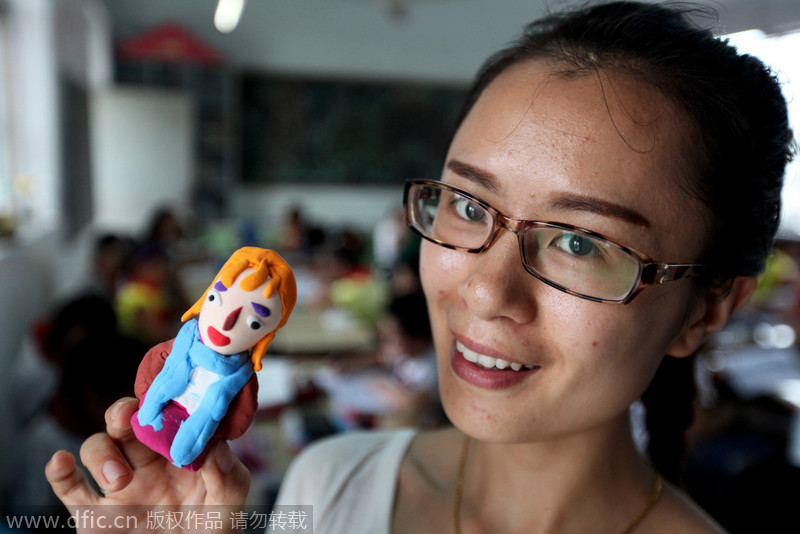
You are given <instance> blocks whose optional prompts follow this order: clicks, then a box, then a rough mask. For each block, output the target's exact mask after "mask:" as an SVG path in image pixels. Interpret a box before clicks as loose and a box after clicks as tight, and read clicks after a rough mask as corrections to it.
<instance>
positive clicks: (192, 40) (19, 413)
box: [0, 0, 800, 533]
mask: <svg viewBox="0 0 800 534" xmlns="http://www.w3.org/2000/svg"><path fill="white" fill-rule="evenodd" d="M570 3H575V2H570V1H568V0H246V1H245V0H0V303H1V304H0V428H2V430H0V513H2V514H8V513H26V511H27V513H46V512H49V510H50V509H51V508H50V507H52V509H53V510H61V508H60V506H59V505H58V503H57V502H56V500H55V498H54V497H53V496H52V495H51V492H50V489H49V486H48V485H47V483H46V481H45V479H44V474H43V469H44V464H45V462H46V461H47V460H48V459H49V457H50V455H52V453H53V452H55V450H57V449H62V448H63V449H67V450H70V451H73V452H76V453H77V450H78V447H79V444H80V443H81V442H82V441H83V439H85V437H87V436H88V435H90V434H92V433H94V432H97V431H101V430H102V429H103V428H104V423H103V412H104V410H105V408H106V407H107V406H108V405H109V404H110V403H111V402H113V400H115V399H117V398H119V397H121V396H124V395H131V394H132V393H133V382H134V377H135V374H136V368H137V366H138V363H139V360H140V359H141V357H142V356H143V355H144V353H145V352H146V350H147V348H149V347H150V346H152V345H154V344H156V343H158V342H160V341H163V340H166V339H169V338H171V337H174V335H175V334H176V333H177V331H178V328H179V325H180V322H179V318H180V316H181V314H182V313H183V312H184V311H185V310H186V309H187V308H188V307H189V305H191V303H193V302H194V301H195V300H196V299H197V298H198V297H199V296H200V295H202V292H203V291H204V290H205V288H206V287H207V285H208V284H209V282H210V281H211V279H212V277H213V276H214V274H215V273H216V271H217V270H218V269H219V267H220V266H221V264H222V262H224V260H225V259H227V257H228V256H229V255H230V254H231V252H233V251H234V250H235V249H236V248H238V247H240V246H244V245H257V246H263V247H267V248H273V249H275V250H277V251H279V252H280V253H281V254H282V255H283V256H284V257H285V258H286V259H287V260H288V261H289V262H290V264H291V265H292V266H293V268H294V270H295V274H296V276H297V280H298V305H297V308H296V310H295V312H294V314H293V316H292V319H291V320H290V321H289V323H288V325H287V326H286V327H285V328H284V329H282V330H281V331H280V332H279V333H278V335H277V337H276V339H275V341H274V342H273V343H272V344H271V345H270V347H269V352H268V355H267V357H266V358H265V359H264V369H263V370H262V371H261V372H259V373H258V377H259V382H260V386H261V387H260V393H259V407H260V410H259V413H258V414H257V417H256V423H255V424H254V425H253V426H252V427H251V428H250V430H249V431H248V432H247V433H246V434H245V436H243V437H242V438H241V439H239V440H237V441H236V442H234V443H233V447H234V450H235V451H236V452H237V454H238V455H239V456H240V458H242V460H243V461H244V462H245V463H246V464H247V465H248V467H249V468H250V470H251V472H252V474H253V484H252V488H251V495H250V499H249V501H250V503H251V504H253V505H254V506H258V505H267V504H269V502H270V501H271V499H273V498H274V494H275V491H276V490H277V487H278V485H279V484H280V481H281V478H282V476H283V473H284V471H285V469H286V467H287V465H288V463H289V462H290V461H291V459H292V458H293V456H294V455H295V454H297V452H299V451H300V450H301V449H302V448H303V447H305V446H306V445H307V444H308V443H310V442H312V441H314V440H316V439H320V438H321V437H324V436H326V435H330V434H333V433H338V432H348V431H353V430H356V429H365V428H367V429H371V428H391V427H397V426H408V425H413V426H418V427H421V428H435V427H437V426H440V425H445V424H447V419H446V416H445V415H444V413H443V412H442V410H441V406H440V405H439V400H438V395H437V390H436V374H435V362H434V359H433V354H432V348H431V341H430V330H429V329H428V328H427V327H426V325H427V312H426V308H425V305H424V301H423V300H422V297H421V293H420V291H421V290H420V286H419V280H418V273H417V249H418V246H419V241H418V239H417V238H415V237H413V236H412V235H411V234H410V232H409V231H408V230H407V228H406V226H405V221H404V219H403V214H402V190H403V184H404V181H405V180H406V179H409V178H430V179H436V178H438V176H439V173H440V168H441V165H442V163H443V158H444V155H445V151H446V149H447V143H448V141H449V137H450V135H451V134H452V128H453V124H454V119H455V116H456V114H457V112H458V109H459V107H460V104H461V97H462V95H463V94H464V92H465V90H466V86H467V84H468V83H469V81H470V79H471V78H472V76H473V74H474V73H475V71H476V70H477V68H478V66H479V65H480V63H481V61H482V60H483V59H484V58H485V57H486V56H488V55H489V54H490V53H491V52H492V51H493V50H495V49H498V48H499V47H500V46H501V45H503V44H505V43H507V42H508V41H510V40H511V39H512V38H513V37H514V36H515V35H516V34H517V32H518V31H519V30H520V29H521V24H522V23H523V21H529V20H533V19H535V18H537V17H538V16H540V15H542V14H543V13H545V12H546V11H547V10H548V8H552V9H556V8H558V7H560V6H562V5H565V4H566V5H569V4H570ZM700 3H703V4H705V5H710V6H711V7H712V8H714V9H716V10H717V11H718V12H719V15H720V20H719V21H715V20H712V19H710V18H707V17H700V18H699V19H698V21H699V23H700V24H704V25H706V26H712V27H713V28H714V29H715V32H716V33H718V34H720V35H729V36H730V38H731V39H732V40H733V42H734V43H736V44H737V46H738V47H739V48H740V49H741V50H742V51H745V52H748V53H752V54H754V55H757V56H759V57H761V58H762V59H763V60H764V61H765V62H767V63H768V64H770V65H772V66H773V68H774V69H775V70H776V72H777V73H778V75H779V77H780V79H781V80H782V81H783V82H784V89H785V91H786V95H787V98H788V100H789V101H790V107H791V116H792V120H793V124H794V129H795V131H798V130H800V102H798V95H800V62H798V60H797V57H798V56H800V2H798V0H700ZM237 8H241V12H239V10H238V9H237ZM799 169H800V164H799V163H797V162H796V163H794V164H793V166H792V167H790V171H789V175H788V176H787V187H786V194H785V202H786V209H785V213H784V217H783V223H782V227H781V231H780V241H779V243H778V246H777V247H776V251H775V253H774V255H773V257H772V259H771V261H770V264H769V268H768V271H767V272H766V273H765V274H764V276H763V277H762V280H761V284H760V287H759V290H758V293H757V295H756V296H755V298H754V299H753V301H752V303H751V304H750V305H749V306H748V307H747V308H746V309H745V310H744V311H743V312H742V313H741V314H740V315H739V319H738V320H736V321H735V322H733V323H732V324H731V325H730V326H729V327H728V328H726V330H725V331H723V332H721V333H720V334H719V335H718V336H716V337H715V338H714V339H713V340H711V342H710V343H709V344H708V347H706V349H705V350H704V351H703V354H701V355H700V357H699V358H698V359H697V378H698V402H697V410H696V418H695V423H694V425H693V426H692V428H691V433H690V435H689V439H688V443H687V445H688V450H689V455H688V460H687V477H686V487H687V489H688V491H689V492H690V493H691V494H692V495H693V497H694V498H695V499H696V500H697V501H698V502H699V503H700V504H701V505H703V506H704V507H706V508H707V509H708V510H709V512H711V513H712V514H713V515H714V516H715V517H716V518H717V519H718V520H719V521H720V522H722V523H723V524H724V525H725V526H726V528H728V529H729V530H730V531H731V532H732V533H738V532H797V531H798V530H800V521H799V520H798V517H797V514H796V512H795V511H794V510H796V506H797V504H796V503H798V502H800V352H798V346H800V340H798V337H797V332H798V328H800V170H799ZM633 416H634V418H635V417H636V413H635V411H634V414H633ZM634 427H635V428H636V425H634ZM642 439H646V436H645V437H643V438H642ZM787 521H791V523H787ZM770 525H792V526H786V529H775V528H771V527H770ZM0 530H2V529H0Z"/></svg>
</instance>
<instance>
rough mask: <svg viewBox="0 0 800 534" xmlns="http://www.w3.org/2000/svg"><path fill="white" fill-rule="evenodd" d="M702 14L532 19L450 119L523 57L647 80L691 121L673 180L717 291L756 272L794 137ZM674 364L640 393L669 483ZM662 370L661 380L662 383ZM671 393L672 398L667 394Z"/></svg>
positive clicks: (677, 424) (757, 77) (676, 402)
mask: <svg viewBox="0 0 800 534" xmlns="http://www.w3.org/2000/svg"><path fill="white" fill-rule="evenodd" d="M710 14H712V13H711V12H710V11H709V10H708V9H707V8H705V7H699V6H695V7H689V6H688V5H687V4H677V3H676V4H672V5H666V4H663V3H662V4H659V5H654V4H645V3H639V2H611V3H605V4H596V5H589V6H587V7H584V8H582V9H579V10H576V11H572V12H566V13H563V14H557V15H552V16H548V17H546V18H544V19H541V20H538V21H536V22H533V23H531V24H529V25H528V26H527V27H526V28H525V30H524V32H523V34H522V36H521V37H520V38H519V39H518V40H517V41H515V42H514V43H512V44H511V45H510V46H509V47H507V48H505V49H503V50H501V51H499V52H497V53H496V54H494V55H493V56H492V57H490V58H489V59H488V61H487V62H486V63H485V64H484V66H483V67H482V68H481V70H480V71H479V73H478V75H477V77H476V80H475V82H474V84H473V85H472V87H471V89H470V90H469V92H468V94H467V100H466V102H465V105H464V108H463V110H462V112H461V116H460V120H459V123H460V122H461V121H463V119H464V117H466V115H467V114H468V113H469V111H470V109H472V106H473V105H474V104H475V102H476V101H477V99H478V98H479V97H480V95H481V94H482V92H483V90H484V89H485V88H486V87H487V86H488V85H489V84H490V83H491V82H492V80H494V79H495V78H496V77H497V75H498V74H500V73H501V72H503V71H504V70H505V69H506V68H508V67H510V66H511V65H514V64H517V63H519V62H521V61H526V60H532V59H537V60H542V61H546V62H548V63H550V64H551V65H552V66H553V74H554V75H556V76H558V75H561V76H565V77H576V76H581V75H598V73H599V72H600V71H607V72H613V73H619V74H623V75H628V76H632V77H634V78H636V79H638V80H640V81H643V82H646V83H649V84H652V85H653V86H655V87H657V88H658V89H659V90H660V91H661V92H662V93H663V94H664V96H665V97H667V98H668V99H670V100H671V101H672V102H673V103H675V104H676V105H678V106H679V107H680V108H681V109H682V110H683V111H684V112H685V113H686V114H687V116H688V117H689V119H690V120H691V121H692V122H693V125H694V134H695V139H693V141H694V143H693V144H692V145H691V150H692V153H690V154H688V159H687V160H686V161H688V163H689V165H688V166H689V167H690V168H689V169H688V171H689V172H688V173H687V176H688V178H687V180H686V182H687V183H685V184H682V185H684V187H686V188H687V189H688V190H689V191H691V192H693V193H694V194H695V195H696V196H697V197H698V198H699V199H700V200H701V201H702V202H703V203H704V204H705V205H706V206H707V207H708V213H707V214H706V220H707V235H706V241H705V243H706V247H705V250H704V252H703V254H702V257H701V258H699V259H698V261H699V262H701V263H704V264H706V265H707V266H708V269H707V271H706V272H707V273H708V274H709V276H707V277H706V279H707V280H706V282H713V283H714V285H717V286H721V287H725V286H728V285H729V283H730V281H732V280H733V278H734V277H736V276H740V275H741V276H753V275H756V274H758V273H759V272H760V271H761V270H762V269H763V267H764V263H765V261H766V258H767V256H768V254H769V252H770V250H771V247H772V242H773V239H774V236H775V233H776V232H777V228H778V222H779V217H780V192H781V187H782V184H783V175H784V170H785V167H786V165H787V163H788V162H789V160H790V159H791V156H792V152H793V142H792V139H793V136H792V131H791V129H790V128H789V123H788V117H787V109H786V102H785V100H784V98H783V96H782V94H781V90H780V86H779V84H778V82H777V80H776V78H775V77H774V75H773V74H772V73H771V72H770V70H769V69H768V68H767V67H765V66H764V64H763V63H762V62H761V61H759V60H758V59H756V58H754V57H752V56H749V55H744V54H738V53H737V51H736V49H735V48H733V47H732V46H730V45H729V44H728V43H727V42H726V41H724V40H721V39H718V38H716V37H714V35H713V34H712V32H711V31H710V30H708V29H704V28H701V27H699V26H698V25H697V24H696V22H694V19H693V18H692V17H693V16H694V17H695V18H697V16H699V15H706V16H707V15H710ZM673 360H675V359H674V358H665V360H664V363H663V364H662V366H661V368H660V369H659V372H658V373H657V376H656V378H655V379H654V380H653V382H652V384H651V388H650V389H649V390H648V392H647V394H645V395H644V396H643V401H644V402H645V404H646V407H647V409H648V421H647V425H648V430H649V431H650V434H651V437H652V438H653V439H651V440H650V448H649V452H650V456H651V459H652V460H653V462H654V463H655V464H656V467H657V468H658V469H659V470H661V471H662V472H663V473H664V474H665V476H669V477H670V478H672V479H673V480H674V479H675V476H676V473H677V472H678V469H677V468H676V466H677V465H678V463H679V461H680V460H679V459H680V457H681V456H682V453H683V451H682V448H684V445H683V437H682V433H683V431H684V430H685V429H686V428H687V427H688V425H689V424H690V422H691V417H690V416H689V417H688V418H687V417H686V413H687V412H685V411H684V413H683V414H682V415H680V416H678V417H668V418H666V419H658V417H659V416H660V415H663V414H664V413H667V412H668V410H662V409H661V407H660V405H665V406H666V405H669V407H670V409H671V410H672V411H673V412H676V410H678V411H679V409H682V407H685V408H686V409H687V410H691V401H692V397H693V392H694V388H693V379H692V368H691V365H686V364H680V363H676V362H675V361H673ZM673 371H674V372H673ZM666 375H669V378H668V379H669V381H670V382H669V387H666V388H664V387H662V386H661V384H662V383H663V380H662V379H663V378H664V377H665V376H666ZM676 391H677V392H679V393H676V395H677V396H678V397H680V398H675V397H670V395H671V394H672V393H673V392H676ZM689 413H690V412H689ZM670 436H673V437H670ZM674 436H677V437H678V438H679V439H676V438H675V437H674ZM659 447H662V448H661V449H659Z"/></svg>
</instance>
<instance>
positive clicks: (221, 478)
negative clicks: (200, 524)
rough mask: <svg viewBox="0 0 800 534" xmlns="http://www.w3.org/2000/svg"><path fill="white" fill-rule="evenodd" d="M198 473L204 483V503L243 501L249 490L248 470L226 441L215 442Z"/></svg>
mask: <svg viewBox="0 0 800 534" xmlns="http://www.w3.org/2000/svg"><path fill="white" fill-rule="evenodd" d="M200 473H201V474H202V476H203V481H204V482H205V485H206V504H227V505H239V504H242V505H243V504H244V503H245V500H246V499H247V493H248V492H249V491H250V471H248V470H247V468H246V467H245V466H244V464H243V463H242V462H241V460H239V458H237V457H236V455H235V454H233V451H231V448H230V446H229V445H228V442H227V441H224V440H222V441H220V442H219V443H217V445H216V446H215V447H214V449H212V451H211V454H209V455H208V456H207V457H206V461H205V463H204V464H203V467H202V469H200Z"/></svg>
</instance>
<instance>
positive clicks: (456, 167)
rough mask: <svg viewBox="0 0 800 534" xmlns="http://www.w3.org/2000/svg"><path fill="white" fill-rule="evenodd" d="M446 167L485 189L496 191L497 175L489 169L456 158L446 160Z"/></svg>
mask: <svg viewBox="0 0 800 534" xmlns="http://www.w3.org/2000/svg"><path fill="white" fill-rule="evenodd" d="M447 168H448V169H450V170H451V171H453V172H454V173H456V174H457V175H459V176H461V177H462V178H466V179H467V180H469V181H470V182H472V183H474V184H477V185H479V186H481V187H483V188H484V189H486V190H487V191H490V192H492V193H497V192H498V189H497V176H495V175H494V174H492V173H491V172H489V171H486V170H483V169H480V168H478V167H475V166H474V165H470V164H469V163H464V162H463V161H458V160H457V159H451V160H449V161H448V162H447Z"/></svg>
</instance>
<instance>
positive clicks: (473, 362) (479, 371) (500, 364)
mask: <svg viewBox="0 0 800 534" xmlns="http://www.w3.org/2000/svg"><path fill="white" fill-rule="evenodd" d="M451 365H452V368H453V371H454V372H455V374H456V375H457V376H458V377H459V378H461V379H462V380H464V381H465V382H468V383H470V384H473V385H475V386H478V387H481V388H484V389H503V388H507V387H511V386H514V385H516V384H519V383H520V382H522V381H524V380H526V379H528V378H529V377H531V376H533V375H534V374H536V372H537V371H538V370H539V369H540V367H539V366H538V365H533V366H527V365H522V364H520V363H515V362H509V361H507V360H503V359H501V358H494V357H491V356H486V355H484V354H480V353H477V352H475V351H473V350H470V349H469V348H467V347H466V346H464V345H463V344H462V343H460V342H456V344H455V347H454V349H453V356H452V358H451Z"/></svg>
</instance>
